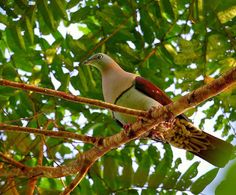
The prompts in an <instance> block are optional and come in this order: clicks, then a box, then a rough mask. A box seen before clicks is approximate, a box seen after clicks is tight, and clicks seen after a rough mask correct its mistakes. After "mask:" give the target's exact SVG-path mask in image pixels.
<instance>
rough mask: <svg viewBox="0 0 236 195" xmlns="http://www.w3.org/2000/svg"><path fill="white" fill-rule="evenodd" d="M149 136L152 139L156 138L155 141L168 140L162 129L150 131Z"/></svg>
mask: <svg viewBox="0 0 236 195" xmlns="http://www.w3.org/2000/svg"><path fill="white" fill-rule="evenodd" d="M148 137H149V138H150V139H152V140H155V141H162V142H166V141H165V137H164V133H162V132H160V131H151V132H150V133H149V135H148Z"/></svg>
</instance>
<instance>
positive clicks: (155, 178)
mask: <svg viewBox="0 0 236 195" xmlns="http://www.w3.org/2000/svg"><path fill="white" fill-rule="evenodd" d="M235 10H236V3H235V1H234V0H226V1H221V0H215V1H214V3H213V2H212V1H210V0H205V1H203V0H159V1H153V0H139V1H134V0H127V1H124V0H104V1H99V0H95V1H93V0H85V1H80V0H70V1H66V0H57V1H56V0H55V1H54V0H49V1H47V0H31V1H27V0H20V1H13V0H5V1H1V2H0V29H1V30H0V77H1V78H3V79H8V80H12V81H17V82H24V83H28V84H32V85H37V86H40V87H45V88H51V89H57V90H59V91H64V92H68V93H73V94H76V95H81V96H84V97H89V98H94V99H100V100H102V99H103V97H102V91H101V76H100V74H99V72H98V71H97V70H95V69H93V68H89V67H83V66H79V65H80V64H81V63H82V62H83V61H84V60H85V59H86V58H88V57H89V56H90V55H91V54H93V53H96V52H104V53H107V54H108V55H110V56H112V57H113V58H114V59H115V60H116V61H117V62H118V63H119V64H120V65H121V66H122V68H124V69H125V70H127V71H129V72H134V73H137V74H140V75H141V76H143V77H145V78H148V79H149V80H150V81H152V82H153V83H154V84H156V85H158V86H159V87H160V88H162V89H163V90H166V89H168V90H167V91H168V95H169V96H170V97H172V98H174V99H175V97H178V96H180V95H182V94H183V93H186V92H190V91H192V90H194V89H196V88H198V87H200V86H202V85H203V84H207V83H209V82H210V81H211V80H214V77H215V76H216V75H220V74H222V73H224V72H225V71H226V70H228V69H230V68H231V67H233V66H235V65H236V60H235V48H236V41H235V37H236V18H235V16H236V14H235ZM73 27H75V28H73ZM71 29H74V31H72V30H71ZM170 86H172V87H171V88H169V87H170ZM235 99H236V91H235V90H234V89H233V88H230V89H228V90H227V91H226V92H225V93H222V94H220V95H218V96H217V97H215V98H214V99H212V100H211V103H210V104H211V106H208V107H206V106H205V110H204V117H203V118H202V119H201V122H200V127H201V128H203V126H204V125H205V124H206V123H208V122H209V120H208V119H212V120H213V121H214V131H219V132H221V135H222V137H223V138H224V139H227V140H228V141H230V142H231V141H233V139H235V121H236V101H235ZM207 105H209V104H207ZM195 111H197V109H195V110H193V111H189V112H188V113H187V115H188V116H192V115H193V113H194V112H195ZM196 118H197V117H196ZM0 123H6V124H12V125H19V126H25V127H34V128H42V129H48V130H55V129H58V130H62V131H70V132H76V133H78V134H87V135H92V136H100V137H105V136H108V135H112V134H114V133H116V132H119V131H120V127H119V126H118V125H117V124H116V122H115V121H113V119H112V118H111V116H110V115H109V113H108V112H107V111H104V110H101V109H98V108H96V107H94V106H88V105H82V104H77V103H72V102H68V101H65V100H62V99H58V98H55V97H49V96H45V95H40V94H37V93H32V92H29V91H23V90H19V89H14V88H9V87H3V86H0ZM0 139H1V142H0V151H1V152H2V153H4V154H6V155H7V156H9V157H12V158H13V159H14V160H16V161H19V162H21V163H23V164H26V165H28V166H36V165H38V164H40V163H39V160H38V159H39V156H40V152H41V151H42V150H43V156H42V162H41V164H42V165H44V166H60V165H62V164H65V163H68V162H70V161H71V160H72V159H74V158H75V157H76V155H77V154H78V153H80V152H83V151H87V150H88V149H89V148H91V145H89V144H84V143H81V142H78V141H75V140H71V139H63V138H52V137H44V136H39V135H33V134H22V133H16V132H7V131H6V132H5V131H1V132H0ZM192 157H193V156H192V155H191V154H187V155H186V157H181V158H176V156H175V155H174V154H173V151H172V148H171V147H170V146H169V145H168V144H161V143H154V142H153V141H150V140H149V141H147V140H136V141H132V142H130V143H128V144H126V145H125V146H123V147H122V148H118V149H116V150H113V151H111V152H109V153H108V154H106V155H105V156H104V157H102V158H101V159H99V160H98V161H97V162H96V163H95V164H94V165H93V166H92V168H91V169H90V170H89V172H88V174H87V175H86V177H85V178H84V179H83V180H82V181H81V183H80V184H79V185H78V187H77V188H76V189H75V190H74V191H73V193H72V194H77V193H80V194H109V193H113V192H115V193H117V194H129V193H130V194H138V193H141V194H156V193H160V194H164V193H167V192H168V193H173V194H175V193H176V192H177V191H181V192H183V194H185V193H186V192H187V191H189V192H192V193H196V194H198V193H200V192H202V191H203V190H204V188H205V187H206V186H207V185H208V184H209V183H210V182H211V181H212V180H214V178H215V177H216V175H217V172H218V169H216V168H215V169H212V170H210V171H209V172H206V173H204V175H202V176H199V175H198V172H199V170H198V166H199V163H200V162H195V161H194V160H192ZM191 160H192V161H191ZM1 161H2V163H1V166H2V167H1V168H3V169H9V170H10V169H11V168H12V165H11V164H8V163H6V162H5V161H4V159H2V160H1ZM185 161H191V163H192V164H191V166H189V168H188V169H187V170H186V171H185V172H184V173H182V172H181V171H180V169H179V166H180V165H182V164H183V163H184V162H185ZM73 178H74V176H67V177H65V178H63V179H61V178H40V177H39V179H38V181H37V182H36V186H37V188H36V189H35V191H38V192H39V193H41V194H58V193H59V192H61V191H62V190H63V188H64V186H67V185H69V184H70V182H71V181H72V179H73ZM29 180H30V178H27V179H26V178H10V177H2V178H0V181H1V182H0V191H2V192H7V191H8V192H11V191H13V190H15V189H16V190H18V191H19V192H20V193H22V194H23V193H24V192H26V191H27V187H28V181H29ZM221 186H223V184H221ZM221 186H219V187H218V188H217V192H219V194H220V190H221V189H223V187H222V188H221Z"/></svg>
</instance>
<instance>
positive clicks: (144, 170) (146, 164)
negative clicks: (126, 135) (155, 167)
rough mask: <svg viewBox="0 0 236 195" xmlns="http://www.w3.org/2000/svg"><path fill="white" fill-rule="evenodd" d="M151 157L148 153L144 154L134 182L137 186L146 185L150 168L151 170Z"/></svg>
mask: <svg viewBox="0 0 236 195" xmlns="http://www.w3.org/2000/svg"><path fill="white" fill-rule="evenodd" d="M150 165H151V164H150V158H149V156H148V155H147V153H145V154H143V157H142V160H141V162H140V163H139V167H138V169H137V170H136V172H135V174H134V180H133V184H134V185H136V186H144V184H145V183H146V182H147V178H148V174H149V170H150Z"/></svg>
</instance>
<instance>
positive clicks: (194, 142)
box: [158, 118, 233, 167]
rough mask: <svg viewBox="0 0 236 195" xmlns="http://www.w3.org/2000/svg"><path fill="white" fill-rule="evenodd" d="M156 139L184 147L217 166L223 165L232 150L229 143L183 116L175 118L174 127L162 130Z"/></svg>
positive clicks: (228, 158)
mask: <svg viewBox="0 0 236 195" xmlns="http://www.w3.org/2000/svg"><path fill="white" fill-rule="evenodd" d="M158 139H160V140H162V141H163V140H164V141H166V142H168V143H169V144H171V145H173V146H175V147H177V148H182V149H185V150H187V151H189V152H191V153H193V154H195V155H197V156H199V157H201V158H202V159H204V160H206V161H208V162H209V163H211V164H213V165H215V166H217V167H224V166H225V164H226V163H227V162H228V161H229V160H230V157H231V155H232V151H233V146H232V145H231V144H230V143H228V142H226V141H223V140H221V139H219V138H217V137H214V136H212V135H210V134H208V133H206V132H204V131H201V130H200V129H198V128H197V127H195V126H194V125H193V124H192V123H191V122H189V121H187V120H186V119H183V118H176V121H175V124H174V127H173V128H172V129H170V130H167V131H164V132H163V131H162V134H161V138H160V137H159V138H158Z"/></svg>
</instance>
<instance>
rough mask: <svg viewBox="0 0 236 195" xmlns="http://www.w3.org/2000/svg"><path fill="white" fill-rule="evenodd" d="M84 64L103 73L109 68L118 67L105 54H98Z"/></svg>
mask: <svg viewBox="0 0 236 195" xmlns="http://www.w3.org/2000/svg"><path fill="white" fill-rule="evenodd" d="M83 64H85V65H91V66H94V67H96V68H98V69H99V70H100V71H101V72H103V71H105V70H106V69H108V68H109V67H111V66H113V65H116V62H115V61H114V60H113V59H112V58H111V57H109V56H108V55H106V54H104V53H97V54H94V55H92V56H91V57H90V58H88V59H87V60H85V61H84V63H83Z"/></svg>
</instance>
